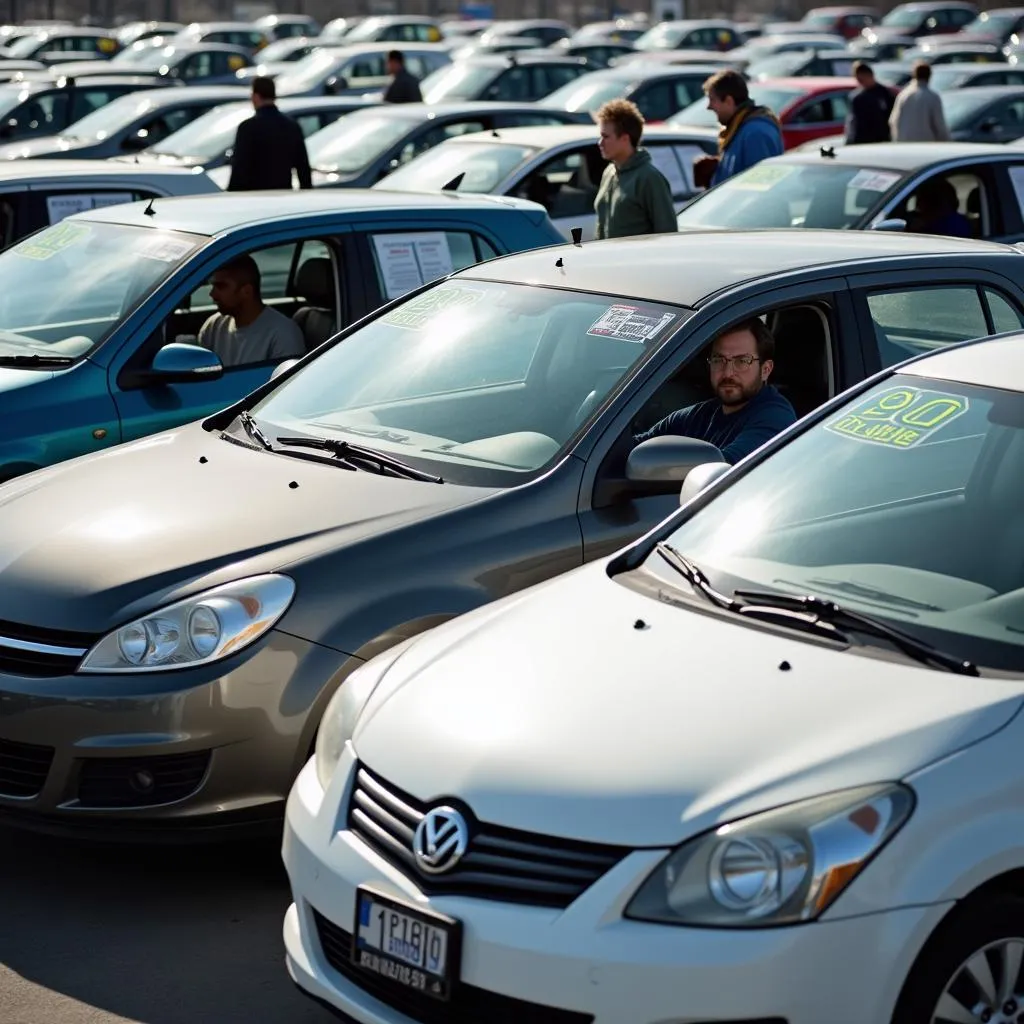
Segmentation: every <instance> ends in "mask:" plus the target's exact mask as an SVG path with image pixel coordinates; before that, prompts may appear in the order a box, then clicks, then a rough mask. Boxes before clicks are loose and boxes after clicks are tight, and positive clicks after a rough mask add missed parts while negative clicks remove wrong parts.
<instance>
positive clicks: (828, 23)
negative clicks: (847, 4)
mask: <svg viewBox="0 0 1024 1024" xmlns="http://www.w3.org/2000/svg"><path fill="white" fill-rule="evenodd" d="M836 21H837V18H836V16H835V14H829V13H828V12H827V11H826V12H824V13H818V14H815V13H814V12H813V11H812V12H811V13H809V14H805V15H804V16H803V19H802V20H801V22H800V24H801V25H806V26H807V27H808V28H809V29H821V30H822V31H823V32H824V31H825V30H826V29H830V28H832V26H833V25H835V23H836Z"/></svg>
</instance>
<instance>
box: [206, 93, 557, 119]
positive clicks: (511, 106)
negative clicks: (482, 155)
mask: <svg viewBox="0 0 1024 1024" xmlns="http://www.w3.org/2000/svg"><path fill="white" fill-rule="evenodd" d="M190 88H191V87H190ZM364 102H365V101H364ZM501 110H510V111H517V110H522V111H523V112H525V113H531V112H534V111H536V112H537V113H540V114H544V115H548V114H552V113H554V114H556V115H557V114H559V113H567V112H566V111H560V110H559V108H558V107H554V108H551V107H540V108H538V106H537V104H536V103H530V102H528V101H527V100H518V101H517V100H504V101H503V100H462V101H461V102H452V103H380V104H376V105H374V104H369V103H368V104H366V112H367V113H368V114H374V115H375V116H377V117H394V118H398V119H399V120H403V121H417V120H420V119H423V118H433V117H441V116H450V115H455V116H459V115H461V114H484V113H488V112H497V111H501ZM355 113H359V111H356V112H355ZM352 116H355V114H353V115H352ZM542 127H543V126H542Z"/></svg>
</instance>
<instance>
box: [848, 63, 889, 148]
mask: <svg viewBox="0 0 1024 1024" xmlns="http://www.w3.org/2000/svg"><path fill="white" fill-rule="evenodd" d="M853 77H854V78H856V79H857V88H856V89H854V90H853V92H852V93H850V112H849V113H848V114H847V115H846V144H847V145H848V146H856V145H860V144H862V143H867V142H889V141H891V139H892V134H891V132H890V131H889V115H890V114H891V113H892V108H893V103H894V100H893V95H892V93H891V92H890V91H889V90H888V89H887V88H886V87H885V86H884V85H882V83H881V82H879V81H878V80H877V79H876V78H875V73H874V71H873V70H872V69H871V65H870V64H866V63H865V62H864V61H862V60H858V61H856V62H855V63H854V65H853Z"/></svg>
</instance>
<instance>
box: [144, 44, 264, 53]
mask: <svg viewBox="0 0 1024 1024" xmlns="http://www.w3.org/2000/svg"><path fill="white" fill-rule="evenodd" d="M153 49H155V50H173V51H174V52H175V54H178V53H181V54H190V53H238V54H246V53H248V52H249V51H248V50H247V49H246V47H244V46H239V45H238V44H237V43H189V42H180V43H168V44H167V45H166V46H156V47H153Z"/></svg>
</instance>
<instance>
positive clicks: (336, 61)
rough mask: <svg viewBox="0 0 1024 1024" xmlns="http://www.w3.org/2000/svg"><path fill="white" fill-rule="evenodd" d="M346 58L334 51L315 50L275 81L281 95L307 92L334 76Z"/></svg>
mask: <svg viewBox="0 0 1024 1024" xmlns="http://www.w3.org/2000/svg"><path fill="white" fill-rule="evenodd" d="M344 59H345V58H344V56H341V55H339V54H338V52H337V51H332V50H314V51H313V52H312V53H311V54H309V56H307V57H303V58H302V60H297V61H295V64H294V66H293V67H291V68H289V69H288V70H287V71H286V72H284V73H283V74H281V75H278V76H277V78H276V79H275V82H276V85H277V92H278V94H279V95H284V94H286V93H296V92H305V91H306V90H307V89H312V88H313V87H314V86H317V85H319V84H320V83H321V82H322V81H323V80H324V79H325V78H328V77H329V76H330V75H332V74H333V73H334V72H335V70H337V68H338V67H340V66H341V64H342V62H343V61H344Z"/></svg>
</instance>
